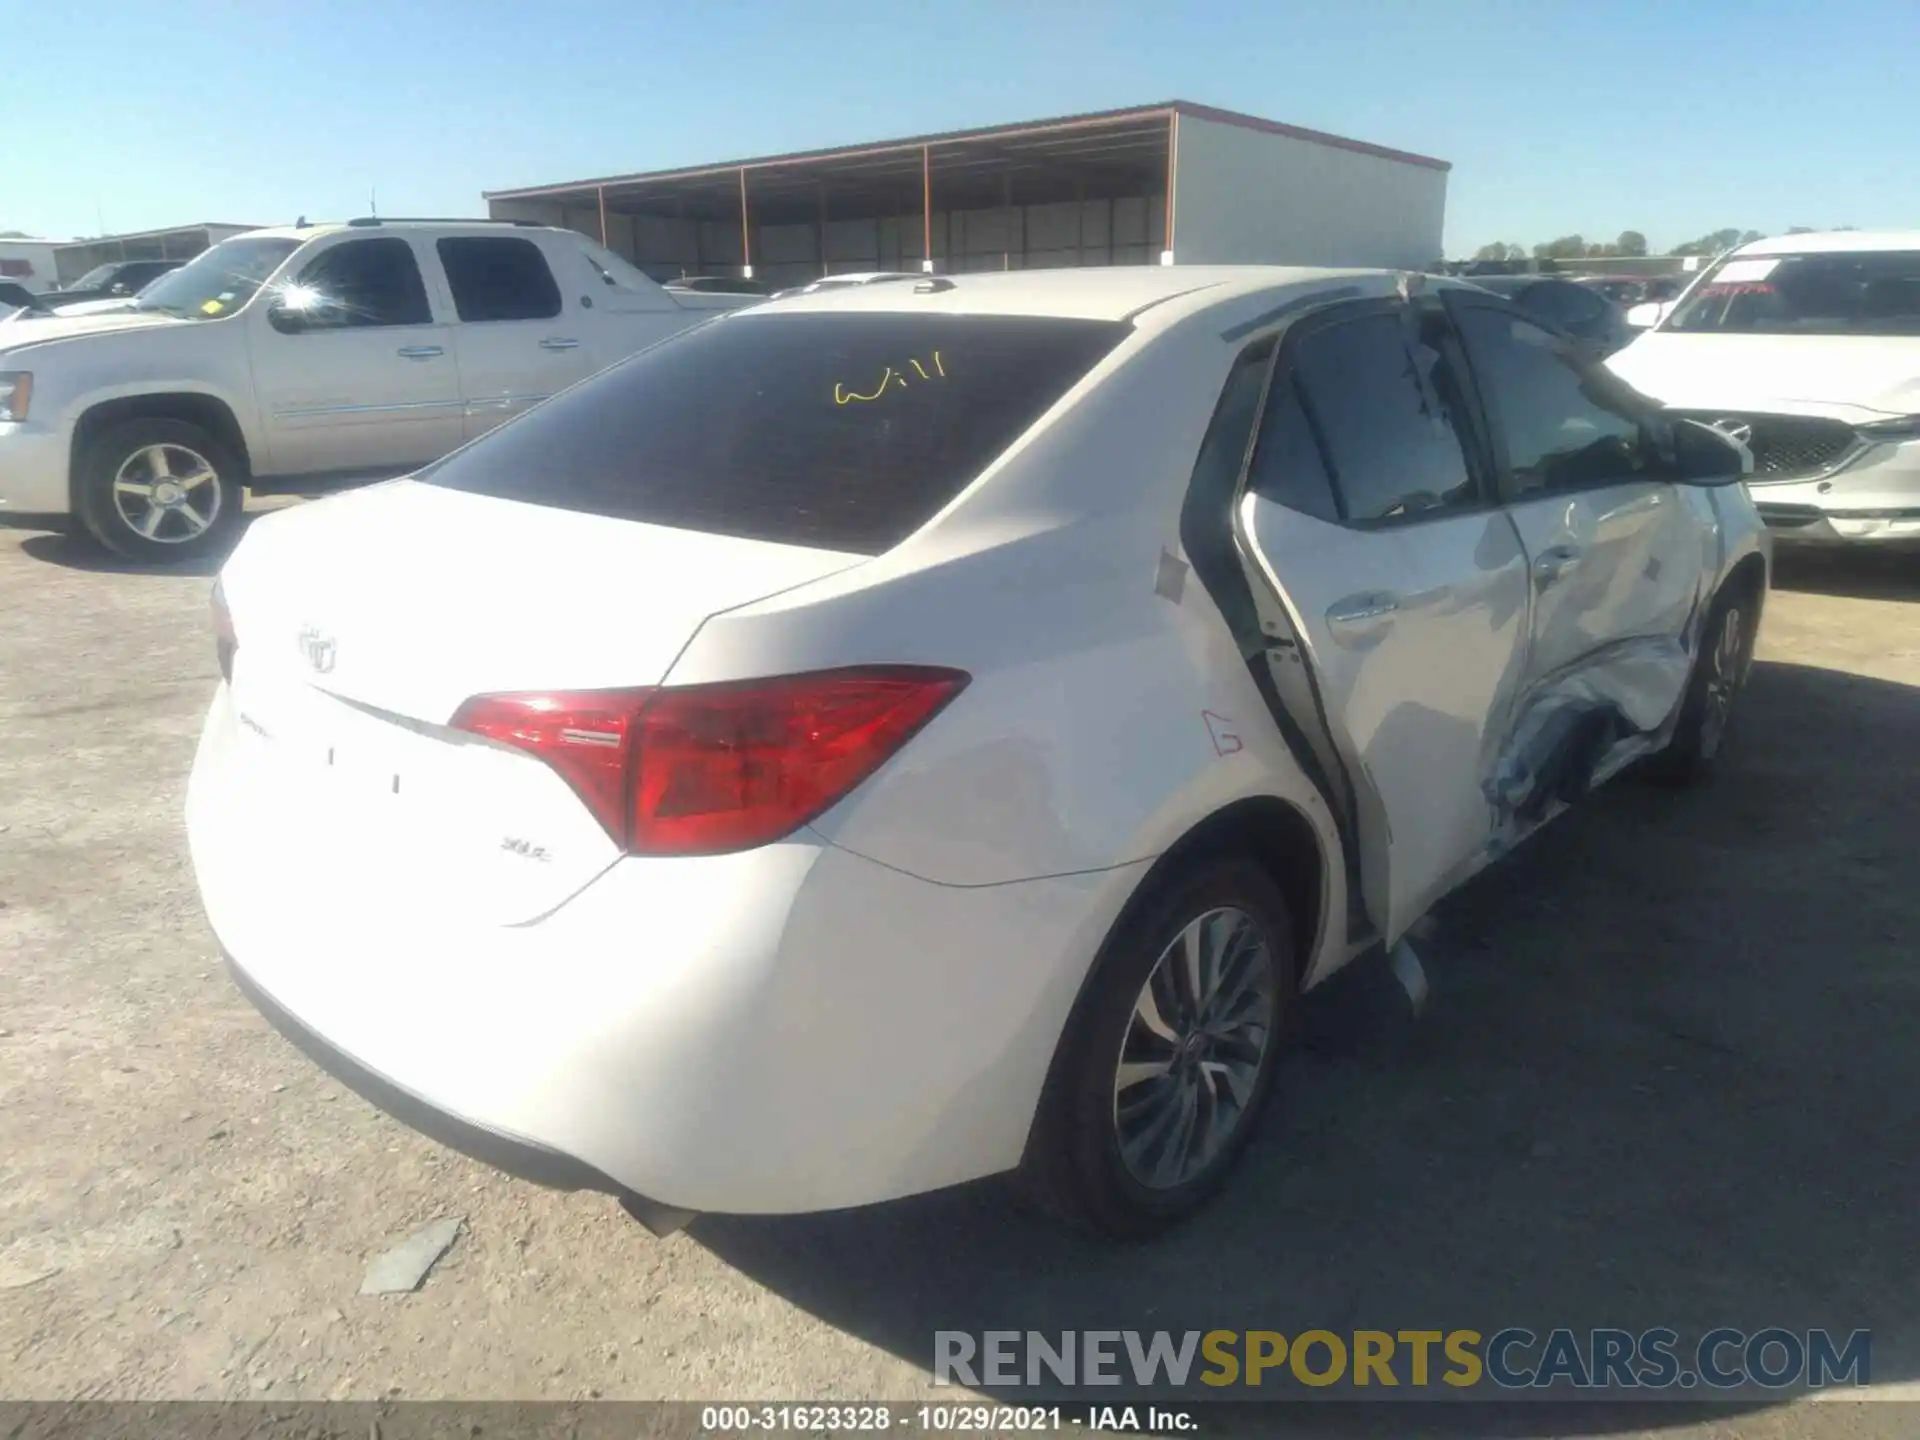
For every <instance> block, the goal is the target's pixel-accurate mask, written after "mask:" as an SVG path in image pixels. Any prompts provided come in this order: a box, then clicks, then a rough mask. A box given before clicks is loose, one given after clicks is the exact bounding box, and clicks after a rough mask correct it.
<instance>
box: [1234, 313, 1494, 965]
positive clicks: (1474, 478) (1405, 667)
mask: <svg viewBox="0 0 1920 1440" xmlns="http://www.w3.org/2000/svg"><path fill="white" fill-rule="evenodd" d="M1461 368H1462V365H1461V361H1460V358H1459V356H1458V354H1457V352H1456V351H1454V350H1452V349H1451V348H1448V347H1447V346H1446V345H1444V344H1430V343H1428V338H1427V337H1425V336H1423V335H1422V334H1421V333H1420V332H1419V329H1418V322H1417V321H1416V319H1415V317H1414V315H1413V312H1412V311H1411V310H1409V309H1408V307H1406V306H1405V305H1403V304H1401V303H1399V302H1397V301H1383V302H1362V303H1359V304H1355V305H1351V306H1342V307H1336V308H1335V309H1333V310H1330V311H1327V312H1323V313H1322V314H1319V315H1316V316H1313V317H1311V318H1309V319H1307V320H1304V321H1301V322H1299V323H1297V324H1296V325H1295V326H1294V327H1293V328H1292V329H1291V330H1289V331H1288V333H1287V335H1286V337H1285V339H1284V341H1283V343H1282V346H1281V350H1280V354H1279V357H1278V363H1277V365H1276V367H1275V369H1274V372H1273V375H1272V379H1271V381H1270V383H1269V387H1268V393H1267V397H1266V401H1265V413H1264V416H1263V418H1262V421H1261V426H1260V431H1259V434H1258V436H1257V438H1256V441H1255V443H1254V448H1253V450H1252V453H1251V458H1250V461H1249V466H1248V472H1247V485H1246V492H1245V494H1244V496H1243V498H1242V500H1241V502H1240V506H1239V517H1238V518H1239V524H1240V527H1241V533H1242V536H1243V539H1244V543H1245V544H1246V546H1247V548H1248V549H1249V551H1250V552H1251V554H1250V559H1251V561H1252V564H1251V566H1250V570H1251V571H1252V572H1253V573H1252V574H1251V576H1250V578H1251V579H1252V580H1253V582H1254V584H1255V588H1256V592H1258V591H1259V590H1261V589H1262V588H1263V587H1264V589H1265V592H1266V595H1267V596H1268V597H1269V598H1272V599H1276V600H1277V601H1278V602H1279V604H1280V605H1281V606H1282V607H1283V608H1284V616H1283V617H1276V620H1275V622H1274V623H1272V624H1269V625H1265V626H1263V628H1264V629H1265V631H1266V634H1267V635H1268V636H1269V637H1270V639H1269V646H1270V648H1269V649H1268V650H1267V652H1266V657H1265V660H1266V663H1267V664H1268V666H1269V667H1270V668H1271V670H1272V678H1273V679H1274V681H1275V685H1276V687H1277V689H1278V693H1279V694H1280V695H1282V696H1285V695H1287V694H1288V693H1289V689H1290V688H1291V691H1292V693H1294V694H1296V695H1298V694H1299V693H1300V692H1301V689H1302V683H1301V678H1302V672H1301V671H1300V669H1299V667H1300V666H1301V665H1302V664H1304V666H1305V667H1306V668H1305V672H1304V676H1305V679H1306V680H1307V681H1308V682H1309V684H1310V688H1311V690H1312V692H1313V696H1312V702H1311V708H1312V709H1313V711H1314V712H1316V713H1314V714H1313V715H1311V716H1306V715H1304V714H1302V713H1301V712H1303V711H1305V710H1306V709H1307V708H1308V707H1307V705H1306V704H1304V703H1302V702H1299V701H1296V702H1294V703H1291V704H1287V705H1286V708H1287V710H1288V711H1289V719H1291V720H1294V721H1296V722H1298V723H1299V724H1300V725H1301V727H1302V728H1306V729H1314V728H1318V729H1319V730H1320V731H1321V733H1322V735H1323V736H1324V737H1326V739H1327V741H1328V742H1329V743H1330V745H1331V748H1332V749H1333V750H1334V751H1335V752H1337V755H1338V759H1339V763H1340V765H1341V766H1342V768H1343V771H1344V775H1345V778H1346V779H1347V780H1348V781H1349V782H1350V783H1351V792H1352V807H1351V813H1352V817H1353V824H1354V826H1355V828H1357V830H1358V832H1359V843H1360V848H1361V850H1362V856H1363V877H1364V886H1365V891H1366V897H1367V909H1368V913H1369V916H1370V918H1371V919H1372V920H1373V922H1374V924H1375V926H1376V927H1378V928H1380V929H1382V930H1384V932H1385V934H1386V937H1387V938H1389V939H1392V938H1394V937H1396V936H1397V935H1399V934H1400V933H1401V932H1402V931H1403V930H1404V929H1405V928H1406V926H1407V925H1408V924H1410V923H1411V922H1412V921H1413V920H1415V919H1417V918H1418V917H1419V916H1420V914H1421V913H1422V912H1424V911H1425V910H1426V909H1427V908H1428V906H1430V905H1431V904H1432V903H1433V901H1434V900H1435V899H1437V898H1438V897H1439V896H1440V895H1441V894H1442V893H1444V892H1445V891H1446V890H1447V889H1448V888H1450V887H1451V886H1452V885H1453V884H1454V883H1456V882H1457V880H1458V879H1459V878H1460V877H1461V876H1462V875H1463V874H1464V873H1465V872H1466V871H1468V870H1470V869H1471V868H1473V867H1474V865H1476V864H1477V863H1478V862H1479V860H1480V859H1481V858H1482V856H1483V853H1484V851H1485V849H1486V846H1487V844H1488V841H1489V838H1490V835H1491V828H1492V811H1491V806H1490V804H1489V801H1488V799H1487V796H1486V792H1485V789H1484V786H1485V782H1486V779H1487V776H1488V770H1489V765H1490V762H1491V758H1492V757H1493V756H1494V755H1495V754H1497V752H1498V749H1499V746H1500V742H1501V740H1502V739H1503V738H1504V735H1505V726H1506V724H1507V720H1508V715H1509V712H1510V708H1511V700H1512V695H1513V691H1514V687H1515V684H1516V681H1517V677H1518V673H1519V669H1520V665H1521V661H1522V657H1523V654H1524V646H1525V639H1526V620H1527V568H1526V557H1525V555H1524V553H1523V552H1522V550H1521V547H1520V544H1519V541H1518V538H1517V537H1516V535H1515V534H1514V531H1513V527H1512V524H1511V522H1510V521H1509V520H1508V519H1507V518H1506V516H1505V515H1504V514H1502V513H1501V511H1500V509H1499V507H1498V505H1497V504H1496V503H1495V497H1494V495H1493V493H1492V489H1491V485H1490V478H1489V476H1488V475H1487V473H1486V466H1485V463H1484V459H1483V456H1482V447H1481V445H1480V442H1479V439H1478V436H1477V431H1476V429H1475V427H1474V424H1473V421H1472V417H1471V413H1470V407H1469V402H1468V401H1467V399H1466V396H1465V393H1464V392H1463V390H1462V387H1461V385H1460V371H1461ZM1283 703H1284V702H1283Z"/></svg>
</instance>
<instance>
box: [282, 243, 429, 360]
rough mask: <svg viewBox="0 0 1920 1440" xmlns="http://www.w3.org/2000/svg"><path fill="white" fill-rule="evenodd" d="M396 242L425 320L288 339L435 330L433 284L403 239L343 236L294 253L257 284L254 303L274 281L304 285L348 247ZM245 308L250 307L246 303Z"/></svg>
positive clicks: (315, 329) (321, 330) (321, 328)
mask: <svg viewBox="0 0 1920 1440" xmlns="http://www.w3.org/2000/svg"><path fill="white" fill-rule="evenodd" d="M392 241H398V242H399V243H400V244H402V245H404V246H406V248H407V257H408V258H409V259H410V260H412V261H413V269H414V275H415V277H416V278H417V279H418V280H419V281H420V295H421V298H422V299H424V300H425V301H426V302H427V315H426V318H425V319H424V320H403V321H399V322H396V323H394V324H381V325H316V326H311V327H308V328H303V329H302V330H300V331H299V332H298V333H297V334H295V335H292V336H290V337H289V338H291V339H295V340H300V339H305V338H307V337H309V336H314V335H354V334H359V333H361V332H363V331H372V330H426V329H430V328H433V327H435V326H438V325H439V324H440V323H441V320H440V317H439V315H438V314H436V313H435V303H434V290H433V282H432V280H431V279H430V278H429V276H428V273H427V267H426V266H424V265H422V264H421V263H420V249H419V247H418V246H416V245H415V244H414V243H413V241H412V240H410V239H408V238H407V237H406V236H405V235H343V236H341V237H340V238H339V239H337V240H334V241H333V242H332V243H330V244H325V245H316V246H314V247H313V248H312V249H296V250H295V251H294V252H293V253H292V254H291V255H289V256H287V258H286V259H285V260H283V261H282V262H281V263H280V265H279V267H278V268H276V269H275V270H274V271H273V272H272V273H271V274H269V275H268V276H267V278H266V279H265V280H263V281H261V282H260V288H259V289H258V290H256V291H255V292H254V299H258V298H259V297H260V296H262V295H265V294H266V293H267V291H268V289H269V288H270V287H271V286H272V285H273V282H274V280H275V278H276V277H278V276H280V275H283V274H284V275H286V276H287V277H288V278H289V279H290V280H291V281H292V282H293V283H295V284H302V283H304V281H303V279H302V277H303V276H305V275H306V273H307V272H308V271H309V270H311V269H312V268H313V267H314V266H316V265H318V264H319V263H320V262H321V261H322V260H325V259H326V258H327V256H329V255H333V254H337V253H338V252H340V251H342V250H345V249H346V248H347V247H348V246H350V245H369V244H380V243H383V242H392ZM248 304H252V301H249V302H248ZM268 308H271V307H268Z"/></svg>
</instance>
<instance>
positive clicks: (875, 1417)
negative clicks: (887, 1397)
mask: <svg viewBox="0 0 1920 1440" xmlns="http://www.w3.org/2000/svg"><path fill="white" fill-rule="evenodd" d="M1199 1428H1200V1423H1199V1421H1198V1419H1197V1418H1196V1417H1195V1415H1194V1413H1193V1411H1192V1410H1191V1409H1181V1408H1178V1407H1168V1406H1164V1405H986V1404H957V1405H824V1404H823V1405H805V1404H786V1403H782V1404H777V1405H753V1404H746V1405H706V1406H702V1407H701V1411H700V1429H701V1432H702V1433H703V1434H709V1435H751V1434H760V1433H767V1432H775V1431H783V1430H784V1431H813V1432H819V1433H824V1434H836V1435H844V1434H850V1433H856V1432H879V1431H893V1430H898V1431H901V1432H904V1433H910V1432H913V1431H925V1432H927V1433H928V1434H932V1435H1010V1434H1021V1433H1025V1432H1036V1433H1038V1432H1046V1433H1052V1432H1057V1431H1062V1430H1068V1431H1071V1430H1094V1431H1099V1430H1124V1431H1140V1432H1143V1433H1147V1434H1155V1435H1167V1434H1172V1433H1176V1432H1180V1433H1187V1432H1193V1431H1197V1430H1198V1429H1199Z"/></svg>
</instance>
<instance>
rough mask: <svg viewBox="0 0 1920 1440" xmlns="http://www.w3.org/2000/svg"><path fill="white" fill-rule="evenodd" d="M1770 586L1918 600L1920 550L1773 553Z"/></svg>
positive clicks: (1789, 550)
mask: <svg viewBox="0 0 1920 1440" xmlns="http://www.w3.org/2000/svg"><path fill="white" fill-rule="evenodd" d="M1773 584H1774V588H1776V589H1779V590H1802V591H1806V592H1808V593H1811V594H1818V595H1844V596H1848V597H1850V598H1852V599H1855V600H1920V551H1915V550H1909V551H1907V552H1906V553H1905V554H1895V553H1893V552H1891V551H1874V550H1870V549H1866V548H1864V547H1863V548H1861V549H1859V550H1846V551H1835V550H1808V549H1795V548H1793V547H1791V546H1782V547H1780V548H1779V549H1777V550H1775V551H1774V556H1773Z"/></svg>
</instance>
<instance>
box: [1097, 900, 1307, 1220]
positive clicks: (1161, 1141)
mask: <svg viewBox="0 0 1920 1440" xmlns="http://www.w3.org/2000/svg"><path fill="white" fill-rule="evenodd" d="M1275 1011H1276V995H1275V988H1274V979H1273V957H1272V955H1271V953H1270V952H1269V950H1268V945H1267V939H1266V936H1265V934H1264V932H1263V931H1262V930H1261V927H1260V926H1259V924H1258V923H1257V922H1256V921H1255V920H1254V918H1253V917H1252V916H1251V915H1249V914H1248V913H1247V912H1246V911H1244V910H1239V909H1235V908H1231V907H1223V908H1219V909H1214V910H1209V911H1207V912H1206V913H1204V914H1202V915H1200V916H1198V917H1197V918H1196V919H1194V920H1193V921H1191V922H1190V923H1189V924H1187V925H1186V926H1185V927H1184V928H1183V929H1182V930H1181V931H1180V933H1179V935H1177V936H1176V937H1175V938H1174V939H1173V941H1172V943H1170V944H1169V945H1168V946H1167V947H1166V949H1165V950H1163V951H1162V952H1161V954H1160V958H1159V959H1158V960H1157V961H1156V962H1155V963H1154V967H1153V969H1152V971H1151V972H1150V973H1149V974H1148V976H1147V981H1146V984H1144V985H1143V986H1141V987H1140V994H1139V996H1138V997H1137V998H1136V999H1135V1001H1134V1005H1133V1011H1132V1014H1131V1015H1130V1016H1129V1017H1128V1023H1127V1031H1126V1035H1125V1038H1124V1039H1123V1040H1122V1042H1121V1045H1120V1055H1119V1060H1118V1064H1117V1066H1116V1068H1115V1072H1114V1079H1113V1118H1114V1126H1115V1130H1116V1132H1117V1135H1118V1139H1119V1144H1120V1158H1121V1160H1122V1162H1123V1163H1124V1164H1125V1165H1126V1168H1127V1170H1128V1172H1129V1173H1130V1174H1131V1175H1132V1176H1133V1178H1134V1179H1135V1180H1137V1181H1139V1182H1140V1183H1141V1184H1142V1185H1145V1186H1147V1187H1148V1188H1149V1189H1154V1190H1168V1189H1173V1188H1176V1187H1178V1186H1181V1185H1184V1184H1186V1183H1187V1182H1188V1181H1190V1180H1192V1179H1194V1178H1195V1177H1196V1176H1198V1175H1200V1174H1201V1173H1202V1172H1203V1171H1204V1170H1206V1168H1207V1167H1208V1166H1209V1165H1210V1164H1211V1163H1212V1162H1213V1160H1214V1158H1215V1157H1216V1156H1218V1155H1219V1154H1220V1153H1221V1151H1222V1150H1223V1149H1225V1147H1226V1146H1227V1144H1228V1142H1229V1141H1230V1140H1232V1138H1233V1137H1234V1135H1235V1134H1236V1133H1237V1132H1238V1130H1239V1129H1240V1126H1241V1124H1242V1123H1243V1122H1244V1120H1245V1119H1246V1116H1247V1113H1248V1107H1249V1106H1250V1105H1251V1104H1252V1101H1253V1096H1254V1091H1255V1089H1256V1087H1257V1086H1258V1084H1259V1079H1260V1070H1261V1066H1262V1064H1263V1063H1264V1062H1265V1060H1266V1056H1267V1049H1268V1046H1269V1044H1270V1043H1271V1038H1272V1034H1273V1027H1274V1020H1275Z"/></svg>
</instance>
